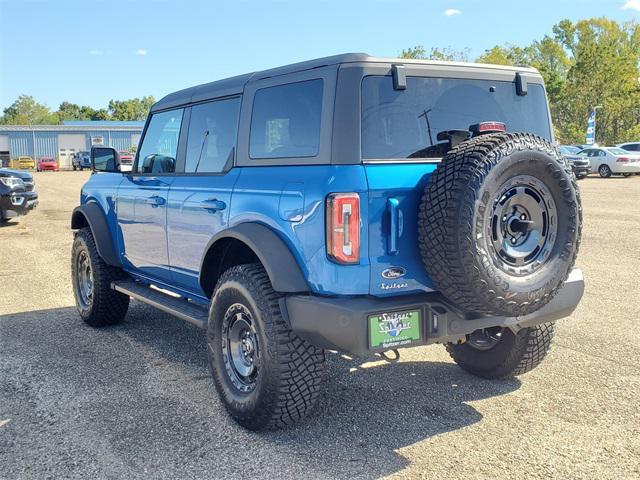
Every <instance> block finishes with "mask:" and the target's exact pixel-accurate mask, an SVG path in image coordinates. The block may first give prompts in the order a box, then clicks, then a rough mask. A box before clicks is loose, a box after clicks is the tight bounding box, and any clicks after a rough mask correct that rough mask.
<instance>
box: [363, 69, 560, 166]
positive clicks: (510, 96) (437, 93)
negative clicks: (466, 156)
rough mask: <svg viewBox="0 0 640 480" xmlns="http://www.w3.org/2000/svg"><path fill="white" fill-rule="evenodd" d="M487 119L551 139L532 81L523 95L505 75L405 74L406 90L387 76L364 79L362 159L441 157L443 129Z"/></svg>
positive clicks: (539, 89) (539, 90) (540, 94)
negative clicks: (397, 87)
mask: <svg viewBox="0 0 640 480" xmlns="http://www.w3.org/2000/svg"><path fill="white" fill-rule="evenodd" d="M491 121H495V122H502V123H504V124H505V125H506V128H507V131H509V132H529V133H535V134H537V135H540V136H541V137H544V138H546V139H547V140H551V128H550V124H549V116H548V111H547V100H546V96H545V92H544V88H543V87H542V85H539V84H534V83H530V84H529V93H528V95H526V96H523V97H521V96H518V95H516V88H515V85H514V83H512V82H504V81H500V82H499V81H490V80H469V79H458V78H428V77H408V78H407V88H406V90H394V89H393V80H392V78H391V77H390V76H370V77H365V78H364V79H363V81H362V158H364V159H403V158H440V157H442V156H443V155H444V154H445V153H446V151H447V150H448V148H447V147H448V145H449V142H448V141H447V140H446V139H445V138H444V135H446V132H447V131H450V130H462V131H468V130H469V128H470V126H471V125H474V124H477V123H481V122H491ZM438 134H440V135H441V140H440V139H438Z"/></svg>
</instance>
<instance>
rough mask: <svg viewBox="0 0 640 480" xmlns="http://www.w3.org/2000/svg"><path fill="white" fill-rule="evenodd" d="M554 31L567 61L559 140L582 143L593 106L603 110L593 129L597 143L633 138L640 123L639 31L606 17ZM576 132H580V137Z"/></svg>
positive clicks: (566, 22)
mask: <svg viewBox="0 0 640 480" xmlns="http://www.w3.org/2000/svg"><path fill="white" fill-rule="evenodd" d="M553 32H554V35H555V39H556V41H557V42H558V43H559V44H560V45H561V46H562V48H563V49H564V50H565V51H566V52H567V56H568V58H569V67H568V69H567V72H566V82H565V84H564V87H563V91H562V93H561V95H560V96H559V97H560V98H559V103H560V104H559V105H558V106H557V108H559V109H560V110H561V115H559V117H560V118H559V125H558V129H559V133H560V138H561V140H573V141H575V140H580V141H582V140H583V139H584V130H585V124H586V121H587V117H588V116H589V113H590V112H591V109H592V108H593V107H594V106H595V105H601V106H602V109H600V110H598V116H597V128H596V140H597V141H598V142H599V143H601V144H613V143H618V142H622V141H625V140H628V139H631V138H634V137H633V135H634V134H637V132H638V124H639V123H640V110H639V106H640V26H639V25H638V24H637V23H633V22H630V23H624V24H619V23H617V22H615V21H613V20H609V19H606V18H593V19H589V20H581V21H579V22H576V23H572V22H570V21H569V20H563V21H562V22H560V23H559V24H558V25H556V26H555V27H554V28H553ZM576 132H581V135H580V138H576V136H575V135H576Z"/></svg>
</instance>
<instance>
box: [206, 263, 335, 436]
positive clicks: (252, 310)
mask: <svg viewBox="0 0 640 480" xmlns="http://www.w3.org/2000/svg"><path fill="white" fill-rule="evenodd" d="M279 299H280V296H279V295H278V294H277V293H276V292H275V291H274V290H273V288H272V286H271V282H270V281H269V277H268V276H267V273H266V272H265V270H264V268H263V267H262V265H260V264H249V265H238V266H235V267H232V268H230V269H228V270H227V271H226V272H224V273H223V274H222V276H221V277H220V280H219V281H218V284H217V286H216V289H215V292H214V295H213V299H212V301H211V308H210V310H209V325H208V329H207V350H208V353H209V364H210V367H211V372H212V375H213V380H214V383H215V386H216V389H217V390H218V393H219V394H220V398H221V400H222V402H223V403H224V405H225V407H226V409H227V411H228V412H229V414H230V415H231V416H232V417H233V418H234V420H235V421H236V422H238V423H239V424H240V425H242V426H243V427H245V428H247V429H249V430H262V429H274V428H281V427H285V426H287V425H291V424H293V423H294V422H296V421H298V420H301V419H302V418H304V417H305V416H306V415H307V414H308V413H309V412H310V411H311V410H312V408H313V406H314V405H315V402H316V400H317V397H318V394H319V392H320V386H321V383H322V379H323V376H324V375H323V373H324V351H323V350H322V349H320V348H317V347H315V346H313V345H311V344H309V343H307V342H306V341H304V340H302V339H301V338H300V337H298V336H297V335H296V334H294V333H293V332H292V331H291V330H290V329H289V327H288V325H287V324H286V322H285V321H284V319H283V317H282V313H281V311H280V303H279Z"/></svg>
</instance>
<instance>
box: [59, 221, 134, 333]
mask: <svg viewBox="0 0 640 480" xmlns="http://www.w3.org/2000/svg"><path fill="white" fill-rule="evenodd" d="M77 239H82V240H83V241H84V242H85V244H86V246H87V250H88V251H89V258H90V259H91V269H92V271H93V304H92V307H91V311H90V313H89V315H83V314H82V312H80V314H81V316H82V319H83V320H84V321H85V323H87V324H88V325H90V326H92V327H106V326H109V325H116V324H118V323H120V322H122V321H123V320H124V318H125V316H126V315H127V310H128V308H129V301H130V298H129V296H128V295H124V294H122V293H120V292H116V291H115V290H113V289H112V288H111V282H114V281H117V280H123V279H125V278H127V277H128V275H127V274H126V272H124V271H123V270H122V269H120V268H117V267H113V266H111V265H108V264H107V263H105V261H104V260H103V259H102V258H101V257H100V255H99V254H98V249H97V247H96V242H95V240H94V238H93V233H92V232H91V229H90V228H89V227H84V228H81V229H80V230H78V231H77V232H76V234H75V238H74V248H73V254H72V259H71V275H75V272H74V268H73V262H74V257H75V255H76V252H75V249H76V241H77ZM73 284H74V289H75V280H74V281H73Z"/></svg>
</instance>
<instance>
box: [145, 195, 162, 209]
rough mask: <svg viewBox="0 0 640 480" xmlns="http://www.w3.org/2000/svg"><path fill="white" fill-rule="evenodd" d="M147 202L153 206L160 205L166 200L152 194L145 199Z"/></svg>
mask: <svg viewBox="0 0 640 480" xmlns="http://www.w3.org/2000/svg"><path fill="white" fill-rule="evenodd" d="M145 203H147V204H149V205H151V206H152V207H159V206H160V205H164V204H165V203H166V200H165V199H164V198H162V197H159V196H158V195H151V196H150V197H149V198H147V199H146V200H145Z"/></svg>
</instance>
